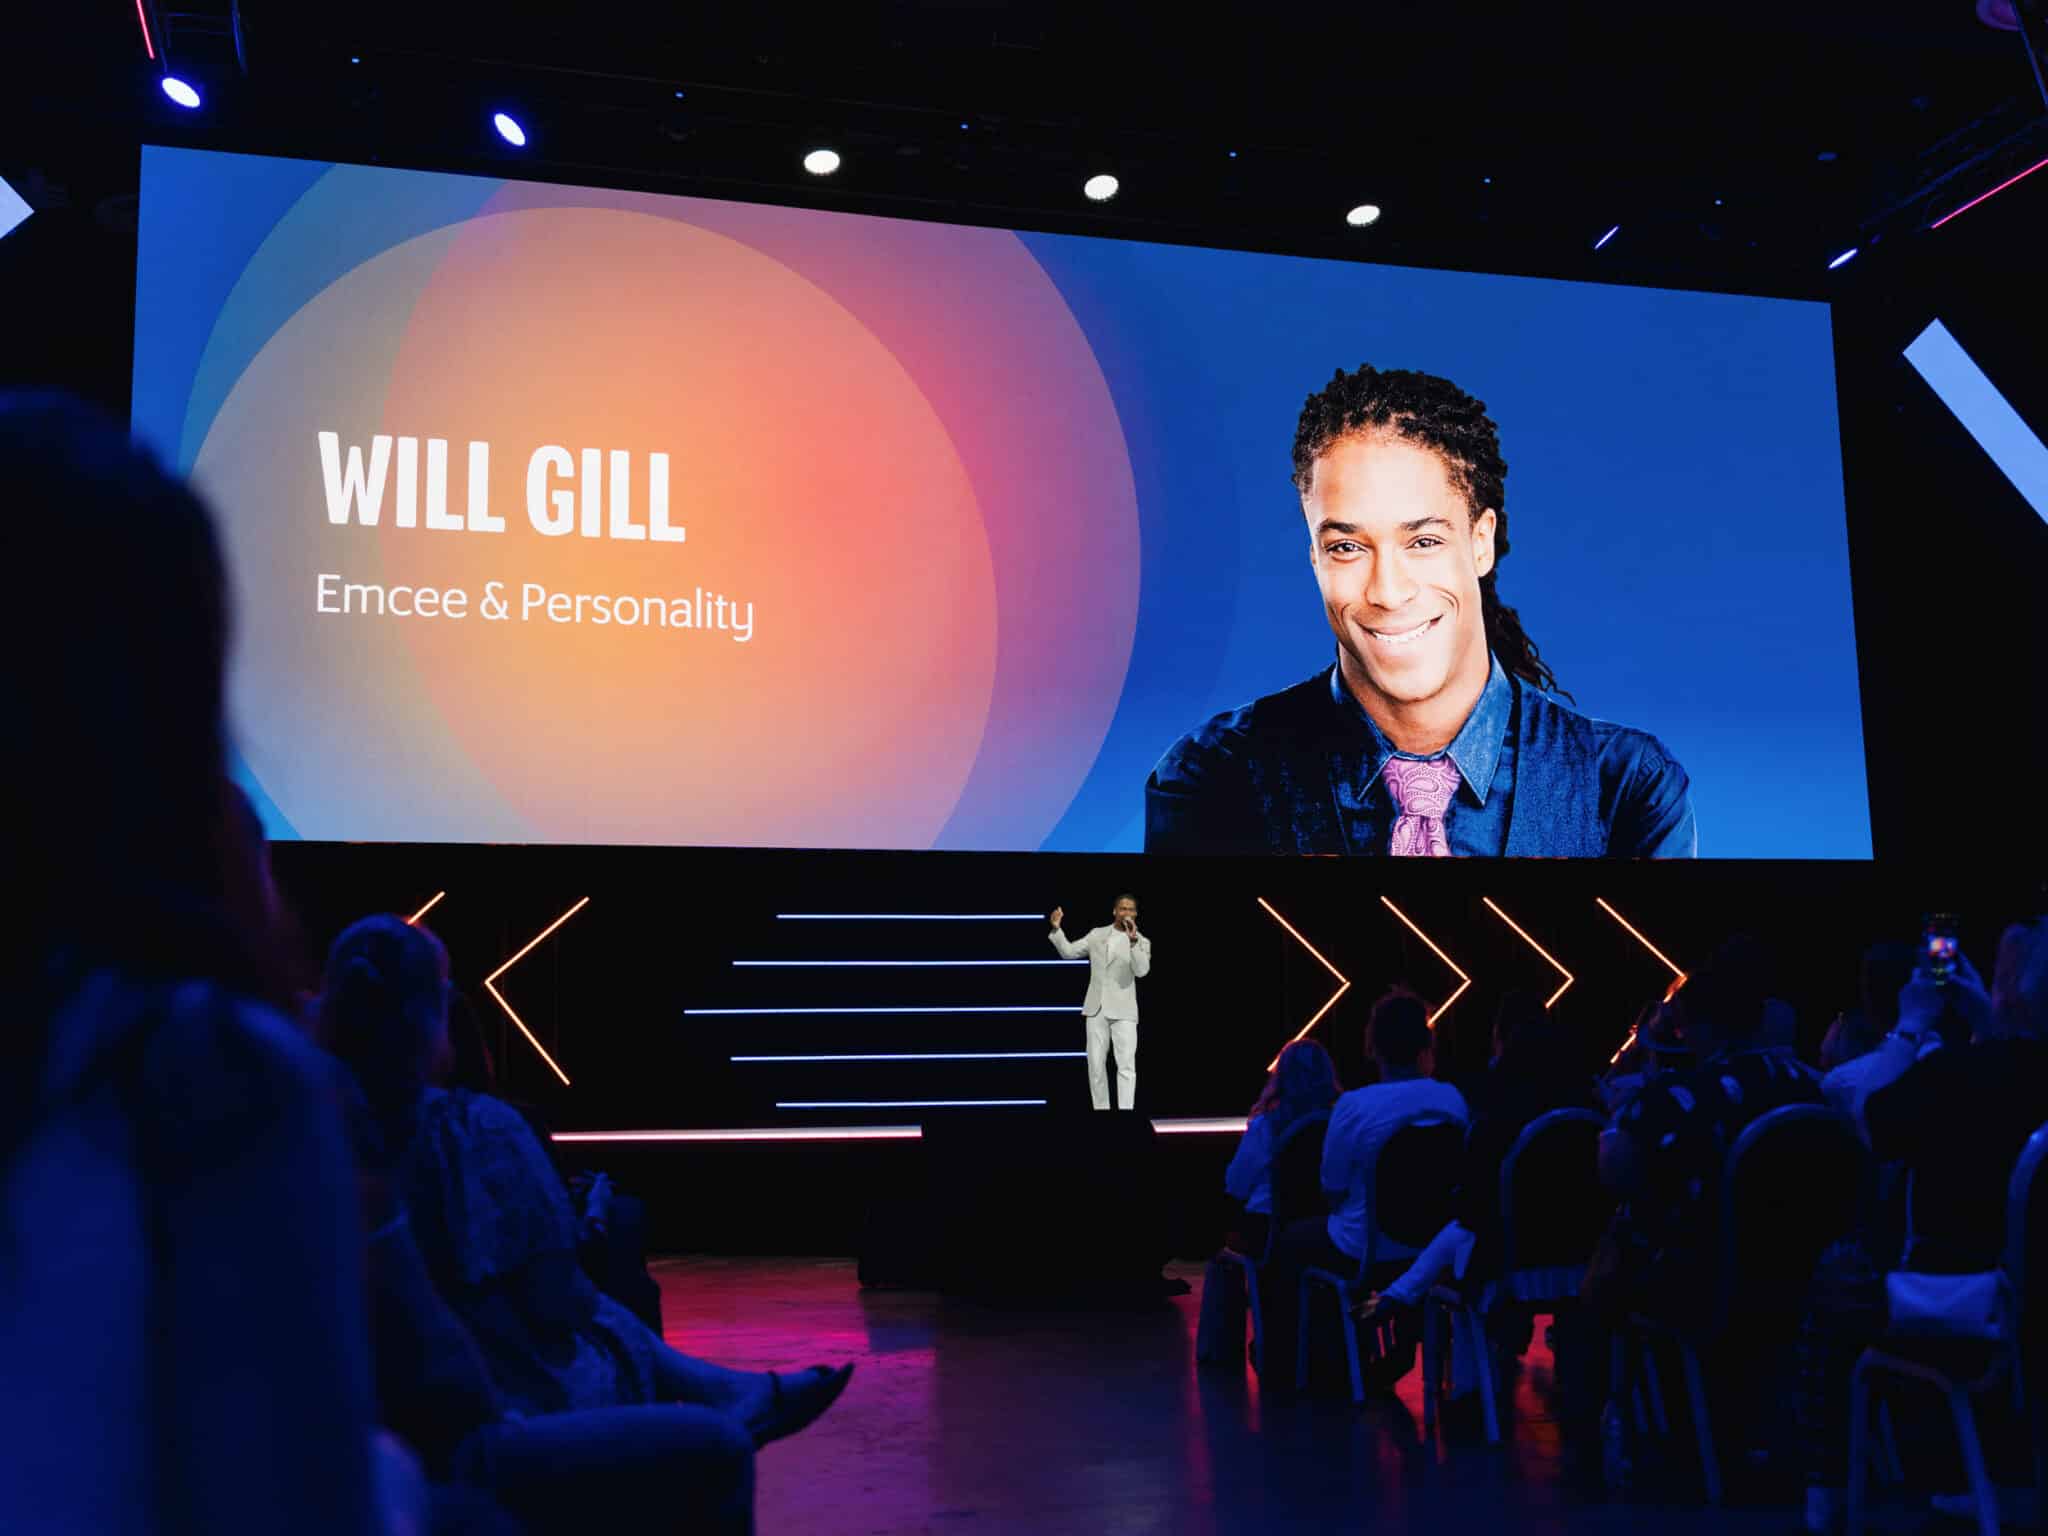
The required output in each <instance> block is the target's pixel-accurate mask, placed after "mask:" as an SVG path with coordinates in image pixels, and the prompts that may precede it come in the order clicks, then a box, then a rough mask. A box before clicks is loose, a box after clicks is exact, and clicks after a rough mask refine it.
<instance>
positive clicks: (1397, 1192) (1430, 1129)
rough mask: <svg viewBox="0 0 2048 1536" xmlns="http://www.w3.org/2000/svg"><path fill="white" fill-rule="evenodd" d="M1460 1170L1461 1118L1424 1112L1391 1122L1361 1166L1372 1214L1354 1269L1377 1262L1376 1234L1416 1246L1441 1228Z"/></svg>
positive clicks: (1453, 1205)
mask: <svg viewBox="0 0 2048 1536" xmlns="http://www.w3.org/2000/svg"><path fill="white" fill-rule="evenodd" d="M1464 1171H1465V1122H1464V1121H1462V1120H1453V1119H1450V1118H1449V1117H1447V1116H1444V1115H1437V1114H1430V1115H1417V1116H1415V1117H1413V1118H1412V1119H1409V1120H1405V1121H1403V1122H1402V1123H1401V1124H1399V1125H1397V1126H1396V1127H1395V1128H1394V1132H1393V1134H1392V1135H1390V1136H1389V1137H1388V1138H1387V1139H1386V1140H1385V1141H1384V1142H1383V1143H1381V1145H1380V1150H1379V1154H1378V1156H1376V1157H1375V1158H1374V1159H1373V1160H1372V1166H1371V1167H1369V1168H1367V1169H1366V1170H1365V1178H1366V1187H1367V1188H1369V1189H1370V1190H1371V1191H1372V1205H1371V1208H1370V1213H1371V1216H1372V1220H1371V1221H1370V1222H1369V1223H1368V1224H1367V1230H1366V1234H1365V1255H1364V1258H1363V1260H1362V1261H1361V1263H1360V1265H1359V1272H1360V1274H1363V1273H1364V1272H1365V1271H1366V1270H1369V1269H1370V1268H1372V1266H1373V1264H1374V1263H1376V1262H1377V1260H1378V1258H1379V1247H1380V1243H1381V1241H1382V1239H1387V1238H1391V1239H1392V1240H1393V1241H1394V1242H1397V1243H1405V1244H1407V1245H1408V1246H1409V1247H1410V1248H1421V1247H1422V1246H1423V1245H1424V1244H1426V1243H1428V1241H1429V1240H1430V1239H1431V1238H1433V1237H1435V1236H1436V1235H1437V1233H1438V1232H1440V1231H1442V1230H1443V1228H1444V1224H1445V1223H1446V1222H1448V1221H1450V1220H1451V1218H1452V1217H1453V1216H1455V1215H1456V1214H1457V1199H1458V1183H1459V1180H1460V1179H1461V1178H1462V1177H1463V1176H1464Z"/></svg>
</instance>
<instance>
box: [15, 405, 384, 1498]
mask: <svg viewBox="0 0 2048 1536" xmlns="http://www.w3.org/2000/svg"><path fill="white" fill-rule="evenodd" d="M0 478H4V479H5V481H6V484H7V486H8V490H9V495H10V499H11V502H12V504H13V514H12V515H10V516H9V517H7V518H6V519H5V520H4V526H5V533H4V535H0V537H4V539H5V544H4V546H0V547H4V551H5V554H4V561H0V564H4V568H5V569H6V570H7V571H9V572H10V573H12V575H13V576H14V578H15V579H16V580H17V581H19V582H22V583H25V584H27V585H29V586H32V587H33V588H35V589H37V590H39V591H41V592H45V593H49V594H51V595H52V599H53V600H50V601H47V602H45V601H40V600H38V598H37V597H36V596H35V595H34V594H32V593H31V592H28V591H24V592H22V593H18V594H16V597H15V598H14V600H13V601H12V602H11V603H10V604H9V605H8V606H9V608H10V609H11V610H18V611H21V612H23V613H25V614H32V615H33V621H34V625H35V629H34V634H33V636H32V639H17V642H16V643H14V644H11V645H10V646H9V653H10V656H11V658H12V660H11V662H10V665H9V666H8V668H7V670H6V674H5V680H4V682H0V712H4V714H5V716H6V719H7V722H8V736H7V741H8V746H7V749H6V751H7V762H8V769H9V774H8V785H9V791H10V793H9V797H8V798H9V803H10V804H12V805H13V806H14V807H15V808H16V810H17V813H18V814H17V815H16V816H15V818H14V831H13V833H12V835H11V838H10V843H11V846H12V848H13V849H14V852H13V855H12V857H11V859H10V861H9V869H8V873H9V878H10V881H11V882H12V883H13V884H14V886H15V887H16V889H18V890H20V891H24V892H30V893H33V898H32V899H31V900H29V901H28V902H26V903H25V905H24V908H23V910H22V911H21V912H19V913H18V914H17V916H16V918H15V919H14V920H13V922H12V923H11V924H10V932H9V941H8V950H7V961H6V970H7V976H8V980H9V982H10V983H11V985H10V987H9V989H8V990H9V996H10V997H11V998H12V1000H13V1007H12V1011H11V1015H10V1020H9V1024H8V1027H7V1029H6V1030H5V1031H4V1032H0V1066H4V1069H5V1070H0V1230H5V1231H6V1232H9V1233H12V1234H18V1235H20V1236H21V1237H23V1238H26V1239H29V1240H26V1241H14V1240H10V1241H8V1242H6V1243H5V1244H0V1360H5V1362H6V1378H7V1386H6V1389H5V1391H4V1392H0V1527H5V1528H6V1529H9V1530H64V1531H95V1532H129V1531H143V1530H160V1529H161V1530H190V1531H287V1530H289V1531H294V1532H302V1533H320V1532H333V1533H335V1536H344V1533H345V1536H362V1533H363V1532H365V1531H370V1530H374V1529H378V1528H380V1527H381V1526H382V1525H383V1524H384V1522H385V1520H386V1519H387V1517H389V1518H396V1517H397V1516H398V1515H401V1514H405V1515H407V1516H408V1517H410V1516H412V1515H416V1514H417V1513H418V1511H417V1510H410V1511H408V1510H405V1509H401V1508H394V1507H392V1506H391V1505H390V1504H386V1505H385V1506H384V1507H383V1508H381V1509H380V1508H379V1506H378V1501H377V1496H376V1493H375V1491H374V1484H375V1479H374V1474H373V1437H374V1435H375V1424H374V1420H373V1417H372V1405H371V1393H370V1382H369V1371H368V1362H367V1355H366V1351H365V1347H364V1337H365V1321H364V1309H363V1259H362V1233H361V1228H360V1225H359V1221H358V1213H357V1205H356V1195H355V1186H354V1182H353V1178H352V1172H351V1163H350V1158H349V1153H348V1148H347V1144H346V1141H345V1139H344V1135H343V1128H342V1124H341V1119H340V1113H339V1110H338V1109H337V1107H336V1103H335V1098H334V1094H333V1091H332V1077H333V1074H332V1068H331V1066H330V1065H329V1064H327V1063H325V1062H324V1060H323V1058H322V1057H321V1056H320V1055H319V1053H318V1052H317V1051H315V1050H314V1049H313V1048H312V1047H311V1046H310V1045H309V1044H308V1043H307V1042H306V1041H305V1040H304V1039H303V1038H302V1036H301V1035H300V1034H299V1033H298V1031H297V1030H296V1029H295V1028H294V1027H293V1026H292V1025H291V1024H290V1023H289V1022H287V1020H286V1019H285V1017H284V1016H283V1015H282V1013H281V1012H280V1011H279V1010H280V1009H282V1008H284V1007H286V1006H288V1005H289V1003H290V1000H291V999H290V992H291V987H290V978H289V975H288V973H287V969H286V967H285V966H284V965H283V964H281V963H280V953H281V950H280V945H279V943H278V936H277V933H276V926H277V925H276V921H275V912H274V910H273V908H272V904H271V902H270V900H269V897H268V895H267V893H266V892H265V891H264V890H263V889H262V888H261V884H260V876H259V874H258V864H257V862H256V861H255V860H253V859H252V858H251V857H250V850H249V848H248V846H247V841H248V840H247V834H246V829H245V825H244V821H243V817H244V812H243V811H242V809H241V807H240V806H239V804H238V803H237V802H236V800H235V798H234V795H233V792H232V791H231V790H230V788H229V786H228V785H227V782H226V780H225V777H224V772H225V766H226V764H225V758H226V746H225V731H224V726H223V717H222V694H223V665H224V658H225V655H226V651H227V645H228V638H229V630H230V604H229V596H228V591H227V584H226V579H225V575H224V572H223V567H222V563H221V558H220V554H219V551H218V549H217V547H216V545H215V542H214V536H213V530H212V526H211V524H210V521H209V519H208V517H207V514H206V512H205V510H204V509H203V508H202V506H201V505H200V503H199V501H198V500H197V498H195V497H194V496H193V495H192V493H191V492H190V491H189V490H187V489H186V488H185V487H184V486H183V485H181V484H179V483H178V482H177V481H175V480H173V479H172V478H171V477H170V476H168V475H166V474H165V473H164V472H163V471H162V469H160V468H159V467H158V465H157V464H156V463H155V462H154V461H153V460H152V459H151V457H150V456H149V455H148V454H147V453H146V452H144V451H143V450H141V449H140V448H138V447H136V446H135V445H134V444H133V443H131V442H130V441H129V440H128V438H127V437H126V435H125V434H124V433H122V432H121V431H120V430H118V429H117V428H116V427H114V426H113V425H112V424H111V423H109V422H107V421H105V420H103V419H101V418H100V417H99V416H97V415H96V414H94V413H92V412H90V411H88V410H86V409H85V408H83V407H81V406H79V405H77V404H75V403H73V402H70V401H67V400H63V399H60V398H56V397H49V396H11V397H6V398H4V399H0ZM404 1481H405V1479H404V1478H403V1477H400V1478H398V1479H394V1480H393V1484H392V1486H398V1485H401V1484H402V1483H403V1482H404Z"/></svg>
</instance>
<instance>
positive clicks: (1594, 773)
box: [1145, 366, 1696, 858]
mask: <svg viewBox="0 0 2048 1536" xmlns="http://www.w3.org/2000/svg"><path fill="white" fill-rule="evenodd" d="M1293 483H1294V489H1295V491H1296V493H1297V494H1298V497H1299V502H1300V508H1301V514H1302V516H1303V518H1304V520H1305V523H1306V527H1307V532H1308V539H1309V544H1308V554H1309V563H1310V567H1311V570H1312V571H1313V573H1314V576H1315V581H1316V586H1317V589H1318V591H1319V593H1320V595H1321V599H1322V605H1323V612H1324V615H1325V617H1326V618H1327V619H1328V621H1329V625H1330V631H1331V634H1332V635H1333V637H1334V638H1335V640H1336V658H1335V661H1334V664H1333V665H1331V666H1329V667H1328V668H1326V669H1325V670H1324V671H1322V672H1319V673H1318V674H1317V675H1316V676H1314V677H1312V678H1310V679H1308V680H1307V681H1306V682H1303V683H1299V684H1296V685H1295V686H1294V687H1292V688H1289V689H1285V690H1283V691H1282V692H1280V693H1276V694H1269V695H1267V696H1266V697H1264V698H1261V699H1257V700H1254V701H1253V702H1252V703H1250V704H1247V705H1244V706H1242V707H1241V708H1238V709H1234V710H1228V711H1226V712H1224V713H1223V714H1220V715H1217V716H1215V717H1214V718H1212V719H1210V720H1208V721H1206V722H1204V723H1203V724H1202V725H1200V726H1198V727H1197V728H1196V729H1195V730H1193V731H1191V732H1190V733H1188V735H1186V736H1184V737H1182V738H1181V740H1180V741H1178V742H1177V743H1175V744H1174V745H1173V746H1172V747H1171V748H1169V749H1168V751H1167V752H1166V754H1165V756H1164V757H1162V758H1161V759H1160V761H1159V764H1158V766H1157V767H1156V768H1155V769H1154V770H1153V774H1152V777H1151V779H1150V780H1149V781H1148V782H1147V784H1146V834H1145V846H1146V848H1147V849H1148V850H1150V851H1159V852H1216V853H1225V852H1264V853H1304V854H1308V853H1313V854H1329V853H1345V854H1386V853H1394V854H1425V855H1426V854H1466V855H1481V856H1498V855H1502V854H1530V855H1548V856H1579V857H1588V856H1594V857H1597V856H1613V857H1623V858H1629V857H1665V858H1669V857H1690V856H1691V855H1692V854H1693V853H1694V852H1695V851H1696V849H1695V834H1694V826H1693V816H1692V808H1691V798H1690V794H1689V788H1688V784H1687V780H1686V777H1685V771H1684V770H1683V769H1682V768H1681V767H1680V766H1679V765H1678V763H1677V762H1676V761H1675V760H1674V759H1673V758H1672V757H1671V755H1670V753H1668V752H1667V751H1666V750H1665V749H1664V747H1663V746H1662V745H1661V744H1660V743H1659V742H1658V741H1657V740H1656V738H1654V737H1653V736H1650V735H1648V734H1646V733H1644V732H1642V731H1639V730H1632V729H1630V728H1628V727H1626V726H1620V725H1615V724H1612V723H1611V722H1608V721H1602V720H1596V719H1592V718H1590V717H1588V716H1586V715H1583V714H1581V713H1579V712H1578V711H1577V710H1576V709H1575V708H1573V707H1571V706H1570V705H1568V704H1567V703H1566V702H1565V701H1566V700H1570V699H1571V695H1570V694H1568V693H1565V692H1563V690H1562V689H1560V687H1559V686H1558V680H1557V678H1556V677H1555V676H1554V675H1553V674H1552V672H1551V669H1550V667H1549V666H1548V665H1547V664H1546V663H1545V662H1544V660H1543V658H1542V655H1541V653H1540V652H1539V651H1538V649H1537V647H1536V644H1535V642H1534V641H1533V640H1531V639H1530V637H1529V635H1528V634H1527V632H1526V631H1525V630H1524V629H1523V627H1522V622H1521V618H1520V616H1519V615H1518V614H1517V613H1516V612H1515V610H1514V609H1513V608H1512V607H1510V606H1508V604H1507V603H1505V602H1504V601H1503V600H1502V598H1501V595H1500V568H1501V565H1502V563H1503V562H1504V561H1505V560H1506V558H1507V554H1508V548H1509V545H1508V519H1507V494H1506V490H1507V461H1506V459H1505V458H1504V457H1503V455H1502V452H1501V445H1500V434H1499V432H1498V430H1497V428H1496V427H1495V425H1494V423H1493V421H1492V419H1491V418H1489V417H1488V416H1487V414H1486V407H1485V405H1484V404H1483V403H1482V402H1481V401H1479V400H1476V399H1474V398H1473V397H1472V396H1471V395H1469V394H1467V393H1466V392H1465V391H1464V390H1462V389H1460V388H1459V387H1458V386H1457V385H1455V384H1453V383H1452V382H1451V381H1450V380H1448V379H1443V378H1438V377H1436V376H1434V375H1432V374H1427V373H1418V372H1413V371H1410V370H1405V369H1388V370H1380V369H1375V368H1373V367H1370V366H1362V367H1360V368H1358V369H1357V370H1356V371H1354V372H1348V373H1347V372H1344V371H1342V370H1339V371H1338V372H1337V374H1336V375H1335V377H1334V378H1332V379H1331V381H1330V383H1329V385H1328V386H1327V387H1325V388H1324V389H1322V390H1321V391H1319V392H1318V393H1316V394H1313V395H1311V396H1309V398H1308V400H1307V402H1306V404H1305V405H1304V406H1303V408H1302V412H1301V417H1300V420H1299V423H1298V424H1297V427H1296V430H1295V438H1294V450H1293ZM1573 702H1576V701H1573Z"/></svg>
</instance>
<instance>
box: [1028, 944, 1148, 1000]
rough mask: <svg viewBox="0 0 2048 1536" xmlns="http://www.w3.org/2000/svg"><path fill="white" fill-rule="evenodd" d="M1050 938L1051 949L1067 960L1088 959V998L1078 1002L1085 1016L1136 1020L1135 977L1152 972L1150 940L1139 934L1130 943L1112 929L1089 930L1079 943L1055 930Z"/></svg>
mask: <svg viewBox="0 0 2048 1536" xmlns="http://www.w3.org/2000/svg"><path fill="white" fill-rule="evenodd" d="M1051 937H1052V947H1053V948H1054V949H1056V950H1058V951H1059V952H1060V953H1061V954H1062V955H1063V956H1065V957H1066V958H1067V959H1069V960H1079V959H1080V958H1081V957H1082V956H1083V955H1086V956H1087V957H1088V996H1087V997H1086V998H1084V999H1083V1000H1082V1003H1081V1012H1082V1014H1083V1015H1084V1016H1086V1017H1088V1018H1093V1017H1094V1016H1095V1015H1096V1014H1098V1013H1100V1014H1106V1015H1107V1016H1108V1017H1110V1018H1112V1019H1132V1020H1135V1019H1136V1018H1137V1017H1138V978H1139V977H1140V976H1143V975H1144V974H1145V973H1146V972H1148V971H1150V970H1151V969H1152V941H1151V940H1150V939H1148V938H1146V937H1145V936H1144V935H1143V934H1142V933H1141V934H1139V935H1138V941H1137V943H1135V944H1133V943H1132V942H1131V941H1130V940H1129V939H1127V938H1126V937H1124V935H1123V934H1121V933H1120V932H1118V931H1117V930H1116V929H1114V928H1090V929H1089V930H1088V931H1087V932H1086V933H1084V934H1083V935H1081V942H1080V943H1078V944H1076V943H1074V942H1073V941H1072V940H1071V939H1069V938H1068V937H1067V936H1066V935H1065V934H1064V933H1061V932H1060V931H1059V929H1057V928H1055V929H1053V931H1052V935H1051Z"/></svg>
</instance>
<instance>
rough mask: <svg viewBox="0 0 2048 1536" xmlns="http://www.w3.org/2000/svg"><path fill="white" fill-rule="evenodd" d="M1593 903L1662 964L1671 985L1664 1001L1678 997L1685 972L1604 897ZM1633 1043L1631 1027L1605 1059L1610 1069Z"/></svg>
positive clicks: (1684, 981) (1666, 991) (1634, 1034)
mask: <svg viewBox="0 0 2048 1536" xmlns="http://www.w3.org/2000/svg"><path fill="white" fill-rule="evenodd" d="M1593 901H1594V903H1595V904H1596V905H1597V906H1598V907H1599V908H1600V910H1601V911H1603V912H1605V913H1606V914H1607V915H1608V916H1609V917H1611V918H1613V919H1614V920H1615V921H1616V922H1617V923H1619V924H1621V926H1622V927H1624V928H1626V929H1627V930H1628V932H1629V937H1630V938H1632V939H1634V940H1635V941H1636V942H1637V943H1638V944H1640V945H1642V946H1643V948H1645V949H1647V950H1648V951H1649V952H1650V953H1651V954H1653V955H1655V956H1656V957H1657V958H1658V959H1659V960H1661V961H1663V962H1664V967H1665V969H1666V970H1668V971H1670V972H1671V985H1670V986H1668V987H1666V988H1665V989H1664V1001H1665V1002H1667V1003H1668V1002H1670V1001H1671V999H1672V998H1674V997H1676V996H1678V989H1679V988H1680V987H1682V986H1684V985H1685V983H1686V981H1687V979H1688V978H1687V976H1686V974H1685V972H1684V971H1681V970H1680V969H1679V968H1678V967H1677V966H1676V965H1673V964H1672V963H1671V957H1670V956H1669V955H1667V954H1665V953H1664V951H1663V950H1661V949H1659V948H1658V947H1657V946H1656V945H1654V944H1652V943H1651V942H1650V941H1649V940H1648V939H1646V938H1644V937H1643V935H1642V931H1641V930H1640V929H1638V928H1637V927H1636V925H1635V924H1634V923H1632V922H1630V921H1629V920H1628V919H1627V918H1625V917H1623V916H1622V915H1621V914H1620V913H1619V912H1617V911H1615V910H1614V908H1613V907H1611V906H1610V905H1608V902H1607V898H1606V897H1604V896H1595V897H1594V898H1593ZM1635 1043H1636V1032H1635V1029H1634V1027H1633V1026H1631V1027H1630V1029H1629V1032H1628V1038H1627V1039H1626V1040H1624V1041H1622V1042H1621V1046H1620V1048H1619V1049H1618V1050H1616V1051H1615V1053H1614V1054H1613V1055H1612V1056H1610V1057H1608V1058H1607V1064H1608V1065H1609V1066H1610V1067H1611V1066H1613V1065H1614V1064H1615V1063H1616V1062H1617V1061H1619V1060H1621V1057H1622V1053H1623V1052H1624V1051H1626V1050H1627V1049H1628V1048H1629V1047H1630V1046H1632V1045H1634V1044H1635Z"/></svg>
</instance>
